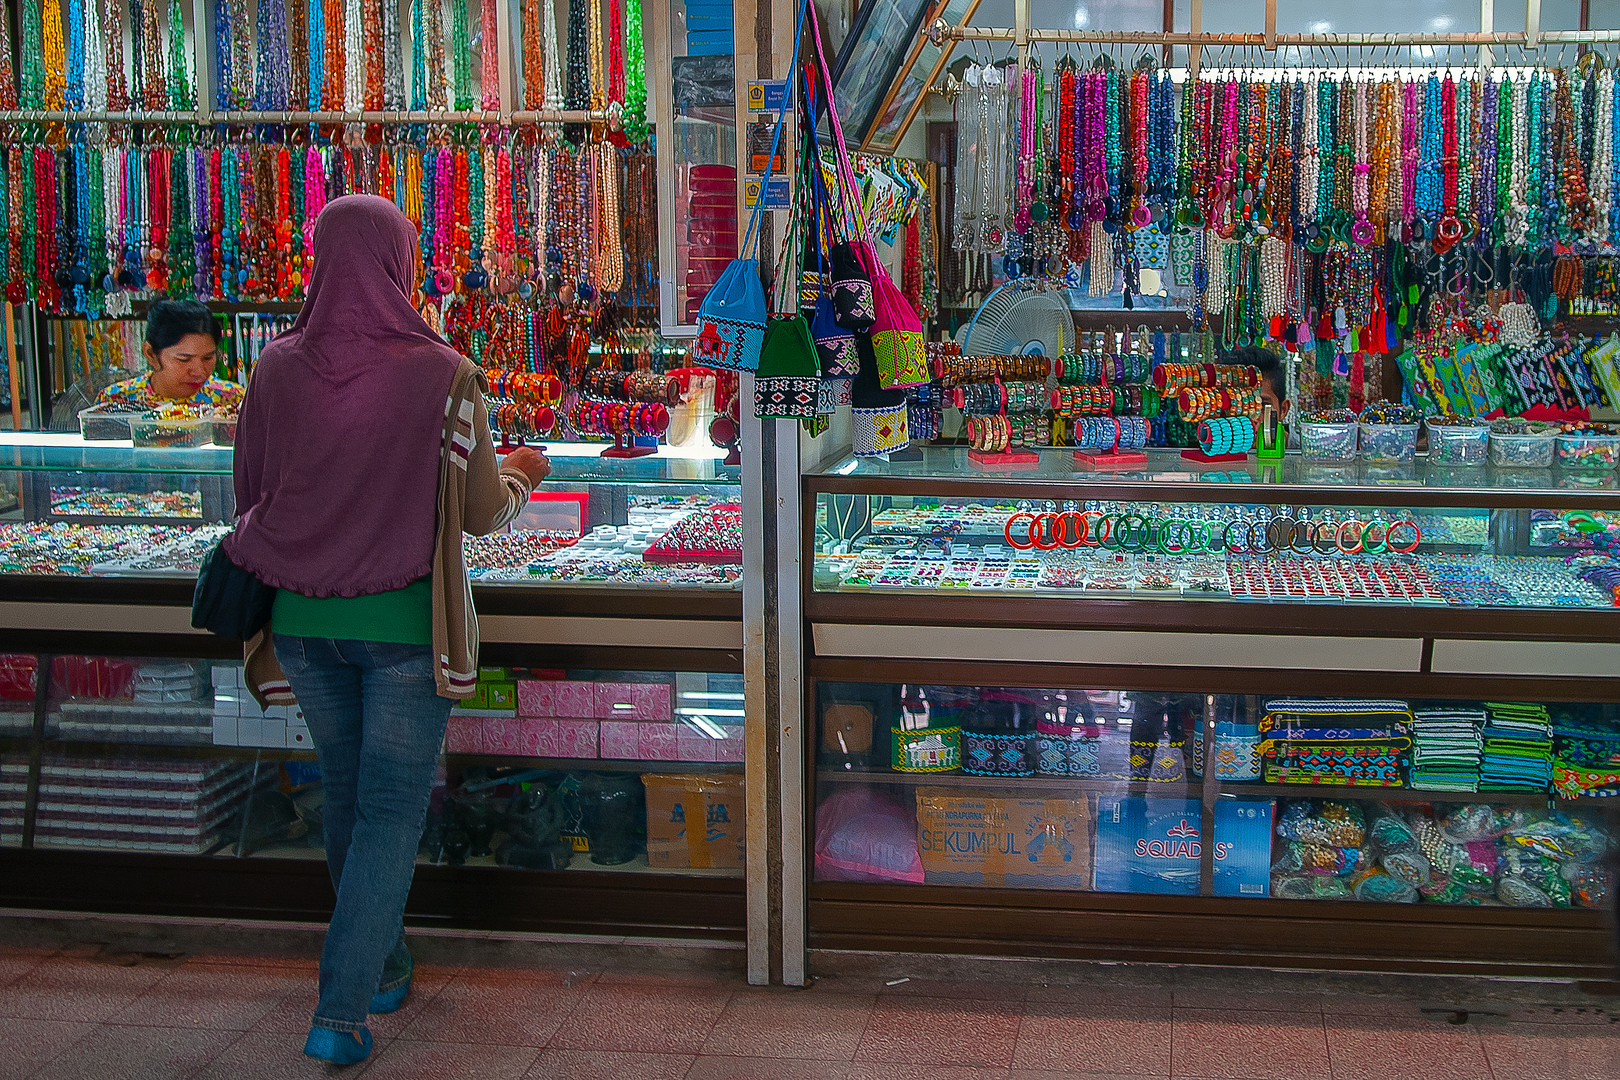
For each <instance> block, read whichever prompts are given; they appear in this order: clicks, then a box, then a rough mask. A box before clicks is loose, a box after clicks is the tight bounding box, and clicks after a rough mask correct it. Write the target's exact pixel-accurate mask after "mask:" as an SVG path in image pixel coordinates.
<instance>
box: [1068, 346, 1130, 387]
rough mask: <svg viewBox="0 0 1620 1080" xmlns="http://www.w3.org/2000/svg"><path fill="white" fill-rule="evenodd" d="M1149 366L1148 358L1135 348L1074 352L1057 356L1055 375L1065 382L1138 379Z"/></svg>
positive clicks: (1108, 381) (1117, 381)
mask: <svg viewBox="0 0 1620 1080" xmlns="http://www.w3.org/2000/svg"><path fill="white" fill-rule="evenodd" d="M1152 366H1153V361H1152V358H1151V357H1149V356H1148V355H1147V354H1145V353H1139V352H1136V351H1135V350H1132V351H1129V352H1125V353H1120V354H1117V355H1116V354H1113V353H1075V354H1070V355H1068V356H1060V357H1058V361H1057V376H1058V378H1059V379H1061V380H1063V381H1064V382H1066V383H1074V382H1079V383H1121V382H1142V381H1143V380H1145V379H1146V378H1147V377H1148V373H1149V371H1150V370H1151V368H1152Z"/></svg>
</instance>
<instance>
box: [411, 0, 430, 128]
mask: <svg viewBox="0 0 1620 1080" xmlns="http://www.w3.org/2000/svg"><path fill="white" fill-rule="evenodd" d="M424 2H425V0H411V108H412V109H415V110H418V111H420V110H422V109H426V108H427V107H428V70H427V54H426V49H427V42H426V40H425V37H426V33H425V30H426V27H425V25H424V23H423V20H422V5H423V3H424Z"/></svg>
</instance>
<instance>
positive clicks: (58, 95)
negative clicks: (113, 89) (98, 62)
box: [40, 0, 67, 112]
mask: <svg viewBox="0 0 1620 1080" xmlns="http://www.w3.org/2000/svg"><path fill="white" fill-rule="evenodd" d="M40 32H41V35H42V37H43V46H44V57H45V108H47V109H49V110H51V111H52V112H60V111H61V110H62V107H63V105H64V102H65V97H66V88H67V72H66V70H65V65H66V60H65V59H64V57H63V55H62V6H61V4H60V3H58V2H57V0H46V2H45V21H44V24H43V25H42V27H41V31H40Z"/></svg>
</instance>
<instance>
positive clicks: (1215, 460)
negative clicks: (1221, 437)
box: [1181, 450, 1249, 465]
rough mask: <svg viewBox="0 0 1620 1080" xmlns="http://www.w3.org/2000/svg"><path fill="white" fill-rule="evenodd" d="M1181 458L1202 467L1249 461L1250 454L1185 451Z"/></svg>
mask: <svg viewBox="0 0 1620 1080" xmlns="http://www.w3.org/2000/svg"><path fill="white" fill-rule="evenodd" d="M1181 456H1182V457H1184V458H1186V459H1187V460H1188V461H1196V462H1198V463H1199V464H1200V465H1225V464H1228V463H1230V462H1234V461H1248V460H1249V455H1248V454H1206V453H1204V452H1203V451H1202V450H1183V451H1182V452H1181Z"/></svg>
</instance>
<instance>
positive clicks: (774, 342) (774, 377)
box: [754, 315, 821, 420]
mask: <svg viewBox="0 0 1620 1080" xmlns="http://www.w3.org/2000/svg"><path fill="white" fill-rule="evenodd" d="M817 372H818V364H817V362H816V348H815V346H814V345H812V344H811V343H810V328H809V327H808V326H806V325H805V321H804V316H802V315H789V316H787V317H786V318H778V319H773V320H772V321H771V325H770V327H769V329H767V330H766V332H765V344H764V347H763V349H762V350H761V357H760V362H759V373H758V374H757V375H756V376H755V378H754V415H755V416H758V417H761V418H767V417H769V418H776V419H782V420H803V419H808V418H810V417H813V416H815V415H816V407H817V405H818V404H819V403H820V400H821V377H820V375H819V374H817Z"/></svg>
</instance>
